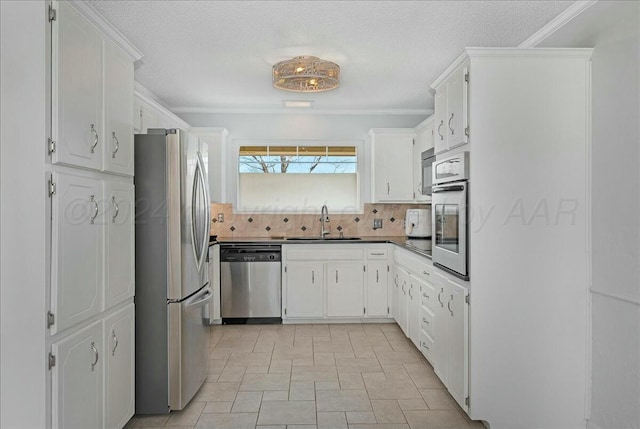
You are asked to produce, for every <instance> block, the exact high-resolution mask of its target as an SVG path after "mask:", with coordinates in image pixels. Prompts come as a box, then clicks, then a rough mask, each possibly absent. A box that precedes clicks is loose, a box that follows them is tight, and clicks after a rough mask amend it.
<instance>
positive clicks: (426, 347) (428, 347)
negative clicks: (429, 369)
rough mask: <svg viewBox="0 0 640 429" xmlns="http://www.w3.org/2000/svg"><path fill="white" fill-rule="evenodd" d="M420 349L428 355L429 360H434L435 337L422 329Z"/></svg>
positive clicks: (425, 355)
mask: <svg viewBox="0 0 640 429" xmlns="http://www.w3.org/2000/svg"><path fill="white" fill-rule="evenodd" d="M420 351H421V352H422V354H423V355H424V357H426V358H427V359H428V360H429V362H432V357H433V338H431V337H430V336H429V335H428V334H426V333H425V332H424V331H420Z"/></svg>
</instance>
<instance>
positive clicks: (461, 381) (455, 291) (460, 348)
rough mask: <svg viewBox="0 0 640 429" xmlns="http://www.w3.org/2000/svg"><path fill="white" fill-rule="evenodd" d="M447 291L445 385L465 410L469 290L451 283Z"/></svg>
mask: <svg viewBox="0 0 640 429" xmlns="http://www.w3.org/2000/svg"><path fill="white" fill-rule="evenodd" d="M447 286H448V290H447V297H446V300H447V304H446V307H447V313H448V316H449V323H448V329H447V331H448V338H449V344H448V347H447V349H448V362H447V363H448V365H447V378H446V382H445V385H446V386H447V389H448V390H449V393H451V396H452V397H453V399H455V400H456V402H458V404H459V405H460V406H461V407H462V408H463V409H465V410H466V409H467V406H466V405H465V398H466V397H467V392H468V358H467V356H468V334H469V331H468V326H469V325H468V318H469V306H468V304H467V303H466V302H465V297H466V295H467V290H466V289H465V288H463V287H462V286H460V285H457V284H455V283H453V282H452V281H449V282H448V284H447Z"/></svg>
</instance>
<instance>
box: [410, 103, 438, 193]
mask: <svg viewBox="0 0 640 429" xmlns="http://www.w3.org/2000/svg"><path fill="white" fill-rule="evenodd" d="M434 123H435V115H431V116H430V117H429V118H427V119H425V120H424V121H423V122H421V123H420V124H419V125H418V126H416V129H415V130H416V138H415V144H414V145H413V190H414V192H415V194H416V197H415V200H416V202H418V203H429V202H431V196H430V195H422V152H424V151H426V150H428V149H431V148H433V146H434V134H435V131H434V126H433V124H434Z"/></svg>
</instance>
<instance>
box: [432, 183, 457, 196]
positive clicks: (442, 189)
mask: <svg viewBox="0 0 640 429" xmlns="http://www.w3.org/2000/svg"><path fill="white" fill-rule="evenodd" d="M456 191H464V185H450V186H434V187H433V188H432V190H431V192H432V193H434V194H437V193H439V192H456Z"/></svg>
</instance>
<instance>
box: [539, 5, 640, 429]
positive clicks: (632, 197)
mask: <svg viewBox="0 0 640 429" xmlns="http://www.w3.org/2000/svg"><path fill="white" fill-rule="evenodd" d="M639 26H640V3H638V2H599V3H597V4H596V5H595V6H592V8H590V9H589V10H587V11H586V12H584V13H583V14H582V15H580V16H579V17H577V18H576V19H574V20H573V22H570V23H569V24H567V25H566V26H565V27H563V28H562V29H560V30H559V31H558V32H557V33H555V34H553V35H552V36H551V37H549V38H548V39H546V40H545V41H544V42H543V43H542V45H544V46H576V47H582V46H593V47H595V50H594V53H593V57H592V63H593V65H592V71H593V75H592V80H593V138H592V153H593V157H592V165H591V170H592V211H591V215H592V231H591V234H592V249H593V250H592V284H591V291H592V314H591V319H592V355H591V359H592V371H591V383H592V385H591V389H592V395H591V417H590V421H589V425H588V426H589V427H590V428H594V429H595V428H601V429H605V428H607V429H608V428H640V334H639V328H640V172H639V171H640V169H639V168H638V166H639V165H640V145H639V141H640V130H639V127H640V125H639V123H640V108H639V106H640V82H639V81H640V31H639Z"/></svg>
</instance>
